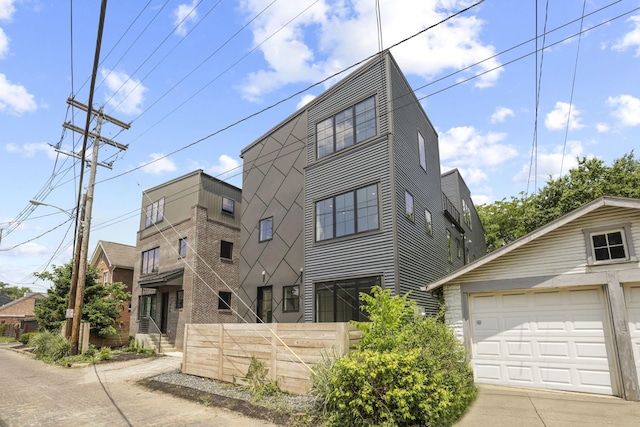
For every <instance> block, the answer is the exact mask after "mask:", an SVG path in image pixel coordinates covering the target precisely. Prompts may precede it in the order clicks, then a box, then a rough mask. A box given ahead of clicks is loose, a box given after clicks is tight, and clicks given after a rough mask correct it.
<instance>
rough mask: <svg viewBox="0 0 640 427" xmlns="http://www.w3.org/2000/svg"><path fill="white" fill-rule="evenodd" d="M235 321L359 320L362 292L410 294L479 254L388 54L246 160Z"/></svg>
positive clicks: (465, 214)
mask: <svg viewBox="0 0 640 427" xmlns="http://www.w3.org/2000/svg"><path fill="white" fill-rule="evenodd" d="M241 156H242V158H243V160H244V164H243V169H244V170H243V190H242V197H243V199H242V221H241V233H240V265H239V268H240V283H239V297H240V298H241V299H242V303H241V304H239V312H240V315H241V316H242V317H244V319H245V320H248V321H253V322H255V321H263V322H327V321H328V322H333V321H348V320H351V319H354V320H357V319H364V317H363V313H362V312H361V310H360V304H359V293H360V292H369V291H370V289H371V288H372V287H373V286H375V285H380V286H383V287H384V288H388V289H391V290H392V292H393V293H394V294H405V293H407V292H409V291H412V292H413V293H412V298H414V299H415V300H416V301H417V302H418V305H419V306H420V307H421V308H422V309H423V310H424V311H425V312H426V313H433V312H435V311H436V310H437V309H438V301H437V299H435V298H434V297H433V296H431V295H429V294H427V293H425V292H420V291H419V289H420V287H423V286H424V285H425V284H427V283H430V282H432V281H434V280H436V279H437V278H439V277H441V276H443V275H445V274H446V273H448V272H451V271H453V270H455V269H457V268H459V267H462V266H463V265H464V264H465V262H466V261H467V260H468V259H474V258H476V257H479V256H481V255H483V254H484V253H485V252H486V245H485V241H484V231H483V229H482V226H481V224H480V221H479V219H478V216H477V213H476V211H475V208H474V206H473V203H472V201H471V197H470V194H469V190H468V188H467V186H466V185H465V184H464V181H463V180H462V178H461V177H460V174H459V173H458V171H452V172H449V173H447V174H445V175H441V172H440V158H439V152H438V136H437V134H436V131H435V129H434V127H433V125H432V124H431V122H430V121H429V118H428V117H427V115H426V114H425V112H424V110H423V109H422V107H421V106H420V103H419V102H418V100H417V98H416V97H415V95H414V93H413V91H412V90H411V87H410V86H409V84H408V82H407V81H406V79H405V77H404V75H403V74H402V72H401V71H400V69H399V68H398V65H397V64H396V62H395V60H394V59H393V57H392V55H391V54H390V53H389V52H385V53H383V54H381V55H380V56H378V57H376V58H375V59H373V60H370V61H369V62H367V63H366V64H365V65H363V66H361V67H360V68H359V69H357V70H356V71H355V72H353V73H352V74H350V75H349V76H347V77H346V78H344V79H343V80H341V81H340V82H338V83H337V84H335V85H334V86H333V87H331V88H330V89H328V90H327V91H326V92H324V93H322V94H321V95H320V96H318V97H317V98H315V99H314V100H313V101H311V102H310V103H308V104H307V105H306V106H304V107H303V108H301V109H300V110H298V111H297V112H295V113H294V114H293V115H291V116H290V117H289V118H287V119H286V120H284V121H283V122H282V123H280V124H278V125H277V126H276V127H274V128H273V129H272V130H270V131H269V132H267V133H266V134H265V135H264V136H262V137H261V138H259V139H258V140H256V141H255V142H253V143H252V144H250V145H249V146H247V147H246V148H245V149H244V150H243V151H242V154H241Z"/></svg>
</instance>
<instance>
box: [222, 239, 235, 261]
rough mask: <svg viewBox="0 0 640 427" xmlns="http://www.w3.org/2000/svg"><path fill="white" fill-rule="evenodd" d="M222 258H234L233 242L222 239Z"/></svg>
mask: <svg viewBox="0 0 640 427" xmlns="http://www.w3.org/2000/svg"><path fill="white" fill-rule="evenodd" d="M220 258H224V259H233V243H231V242H226V241H224V240H221V241H220Z"/></svg>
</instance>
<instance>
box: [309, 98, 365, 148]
mask: <svg viewBox="0 0 640 427" xmlns="http://www.w3.org/2000/svg"><path fill="white" fill-rule="evenodd" d="M375 107H376V106H375V98H374V97H373V96H372V97H371V98H368V99H365V100H364V101H362V102H359V103H358V104H356V105H354V106H353V107H349V108H347V109H346V110H344V111H341V112H339V113H338V114H336V115H334V116H332V117H329V118H327V119H325V120H323V121H321V122H319V123H317V124H316V143H317V154H316V155H317V158H318V159H320V158H322V157H325V156H328V155H329V154H333V153H335V152H336V151H340V150H343V149H345V148H347V147H350V146H352V145H354V144H357V143H358V142H361V141H364V140H365V139H368V138H371V137H372V136H375V135H376V132H377V130H376V110H375Z"/></svg>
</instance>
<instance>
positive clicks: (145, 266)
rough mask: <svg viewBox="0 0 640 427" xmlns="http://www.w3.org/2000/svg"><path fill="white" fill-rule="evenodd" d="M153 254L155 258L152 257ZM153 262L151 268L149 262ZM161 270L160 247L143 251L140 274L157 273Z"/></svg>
mask: <svg viewBox="0 0 640 427" xmlns="http://www.w3.org/2000/svg"><path fill="white" fill-rule="evenodd" d="M152 254H153V257H151V255H152ZM150 260H153V263H152V264H151V266H149V261H150ZM159 269H160V246H157V247H155V248H152V249H149V250H146V251H143V252H142V254H141V264H140V274H152V273H157V272H158V270H159Z"/></svg>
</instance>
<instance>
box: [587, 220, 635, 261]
mask: <svg viewBox="0 0 640 427" xmlns="http://www.w3.org/2000/svg"><path fill="white" fill-rule="evenodd" d="M583 232H584V235H585V241H586V242H585V243H586V247H587V259H588V263H589V264H597V263H609V262H616V261H628V260H632V259H635V256H636V254H635V250H634V248H633V243H632V242H633V240H632V239H631V225H630V224H629V223H625V224H618V225H613V226H610V227H598V228H589V229H585V230H583Z"/></svg>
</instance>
